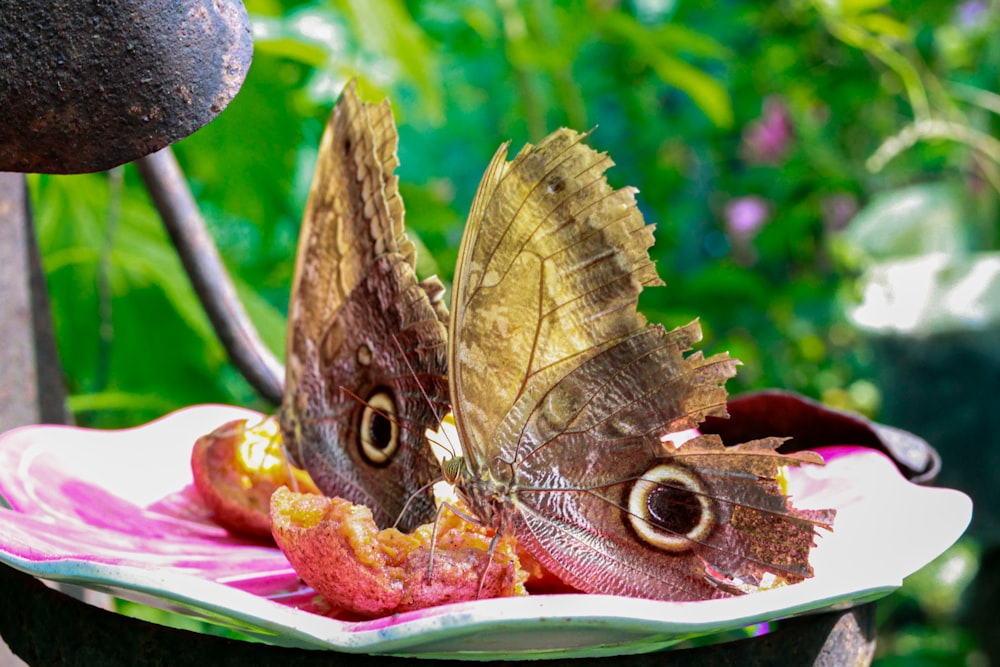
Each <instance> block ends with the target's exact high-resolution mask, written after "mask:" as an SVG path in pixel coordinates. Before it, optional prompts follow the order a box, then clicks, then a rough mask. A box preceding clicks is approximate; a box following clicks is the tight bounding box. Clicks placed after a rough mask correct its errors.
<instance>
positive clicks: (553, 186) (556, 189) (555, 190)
mask: <svg viewBox="0 0 1000 667" xmlns="http://www.w3.org/2000/svg"><path fill="white" fill-rule="evenodd" d="M565 189H566V181H564V180H563V179H562V178H561V177H559V176H553V177H552V179H551V180H550V181H549V184H548V192H549V194H550V195H555V194H559V193H560V192H562V191H563V190H565Z"/></svg>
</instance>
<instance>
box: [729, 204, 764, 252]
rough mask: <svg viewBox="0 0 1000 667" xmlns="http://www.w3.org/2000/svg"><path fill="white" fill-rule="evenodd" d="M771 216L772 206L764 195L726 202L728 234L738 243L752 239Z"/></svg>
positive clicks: (733, 241)
mask: <svg viewBox="0 0 1000 667" xmlns="http://www.w3.org/2000/svg"><path fill="white" fill-rule="evenodd" d="M770 217H771V207H770V206H769V205H768V202H767V200H766V199H764V198H763V197H758V196H756V195H750V196H749V197H737V198H736V199H733V200H732V201H730V202H729V203H728V204H726V210H725V218H726V235H727V236H729V239H730V241H731V242H732V243H733V244H734V245H736V244H737V243H738V242H742V243H745V242H747V241H750V240H752V239H753V238H754V237H755V236H757V234H758V233H759V232H760V230H761V228H762V227H763V226H764V223H766V222H767V221H768V219H769V218H770Z"/></svg>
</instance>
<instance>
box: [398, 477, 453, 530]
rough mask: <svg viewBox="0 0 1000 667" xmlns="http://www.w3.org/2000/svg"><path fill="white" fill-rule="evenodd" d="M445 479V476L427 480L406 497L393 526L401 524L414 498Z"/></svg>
mask: <svg viewBox="0 0 1000 667" xmlns="http://www.w3.org/2000/svg"><path fill="white" fill-rule="evenodd" d="M443 481H444V477H437V478H435V479H432V480H431V481H429V482H427V483H426V484H424V485H423V486H421V487H420V488H419V489H417V490H416V491H414V492H413V493H411V494H410V497H409V498H407V499H406V502H405V503H403V509H401V510H400V511H399V516H397V517H396V520H395V521H393V522H392V527H393V528H396V527H398V526H399V522H400V521H402V520H403V517H404V516H406V513H407V511H409V509H410V504H411V503H412V502H413V501H414V500H416V499H417V498H420V497H421V496H423V495H424V493H425V492H426V491H427V490H428V489H430V488H431V487H432V486H434V485H435V484H437V483H438V482H443Z"/></svg>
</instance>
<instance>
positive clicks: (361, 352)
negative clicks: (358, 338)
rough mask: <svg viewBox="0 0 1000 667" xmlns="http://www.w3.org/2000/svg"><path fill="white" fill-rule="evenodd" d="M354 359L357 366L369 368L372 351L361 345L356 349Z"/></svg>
mask: <svg viewBox="0 0 1000 667" xmlns="http://www.w3.org/2000/svg"><path fill="white" fill-rule="evenodd" d="M354 358H355V359H356V360H357V362H358V364H360V365H361V366H371V363H372V349H371V348H370V347H368V346H367V345H365V344H364V343H362V344H361V345H360V346H359V347H358V351H357V353H356V354H355V355H354ZM383 395H384V394H383Z"/></svg>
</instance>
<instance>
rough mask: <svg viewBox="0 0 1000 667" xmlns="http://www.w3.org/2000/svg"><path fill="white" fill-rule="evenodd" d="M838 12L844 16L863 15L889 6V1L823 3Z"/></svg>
mask: <svg viewBox="0 0 1000 667" xmlns="http://www.w3.org/2000/svg"><path fill="white" fill-rule="evenodd" d="M824 4H827V6H833V7H836V8H837V9H839V10H840V12H841V13H842V14H844V15H848V16H849V15H853V14H863V13H865V12H870V11H872V10H873V9H879V8H881V7H885V6H886V5H888V4H889V0H832V1H831V2H827V3H824Z"/></svg>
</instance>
